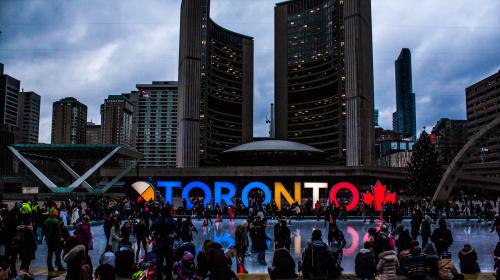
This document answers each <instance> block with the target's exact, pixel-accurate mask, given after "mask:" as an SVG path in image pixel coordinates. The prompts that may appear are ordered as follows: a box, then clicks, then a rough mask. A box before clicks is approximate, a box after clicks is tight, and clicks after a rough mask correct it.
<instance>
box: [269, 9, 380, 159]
mask: <svg viewBox="0 0 500 280" xmlns="http://www.w3.org/2000/svg"><path fill="white" fill-rule="evenodd" d="M372 64H373V59H372V31H371V2H370V0H350V1H335V0H292V1H286V2H283V3H278V4H277V5H276V7H275V105H276V109H275V110H276V111H275V112H276V113H275V114H276V137H277V138H278V139H289V140H293V141H297V142H301V143H304V144H308V145H311V146H314V147H316V148H319V149H321V150H323V151H325V152H326V153H327V154H328V156H329V161H330V162H332V163H335V164H341V165H344V164H347V165H349V166H361V165H372V164H373V158H374V141H375V134H374V127H373V109H374V107H373V65H372Z"/></svg>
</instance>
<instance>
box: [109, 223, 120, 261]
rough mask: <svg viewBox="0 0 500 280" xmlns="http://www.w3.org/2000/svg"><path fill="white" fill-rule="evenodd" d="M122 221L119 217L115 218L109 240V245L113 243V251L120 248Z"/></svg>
mask: <svg viewBox="0 0 500 280" xmlns="http://www.w3.org/2000/svg"><path fill="white" fill-rule="evenodd" d="M120 240H121V236H120V221H119V220H118V219H115V221H114V222H113V227H112V228H111V231H110V235H109V242H108V245H111V247H112V248H113V252H115V253H116V252H118V250H119V249H120Z"/></svg>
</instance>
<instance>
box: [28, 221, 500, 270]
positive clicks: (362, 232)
mask: <svg viewBox="0 0 500 280" xmlns="http://www.w3.org/2000/svg"><path fill="white" fill-rule="evenodd" d="M241 222H242V220H237V221H236V222H229V221H223V222H221V223H217V224H214V225H213V226H211V227H205V228H203V227H202V226H201V225H202V222H201V221H194V223H195V225H196V227H197V228H198V231H199V232H198V233H197V234H194V239H195V240H194V243H195V245H196V246H197V249H198V250H199V249H200V246H201V244H202V243H203V241H204V240H206V239H210V240H214V241H217V242H220V243H221V244H222V245H223V246H224V247H228V246H231V245H233V244H234V239H233V236H234V230H235V228H236V226H237V225H238V224H239V223H241ZM274 224H275V222H274V221H270V222H269V225H268V230H267V234H268V236H269V237H270V238H273V226H274ZM404 224H405V225H406V226H409V224H408V222H405V223H404ZM449 224H450V229H451V230H452V231H453V234H454V239H455V242H454V243H453V245H452V247H451V249H450V251H451V252H452V254H453V260H454V262H455V263H456V265H457V266H458V258H457V254H458V251H459V250H460V249H461V248H462V247H463V245H464V244H466V243H469V244H471V245H472V246H473V247H474V248H475V249H476V250H477V252H478V256H479V263H480V266H481V269H482V271H483V272H491V271H493V260H492V255H493V250H494V248H495V246H496V243H497V241H498V238H497V235H496V233H490V232H489V229H490V226H489V225H488V224H486V223H477V222H475V221H473V222H470V223H466V222H465V221H464V220H452V221H449ZM372 226H373V225H369V224H364V223H363V222H362V221H348V222H339V227H340V228H341V229H342V230H343V231H344V234H345V236H346V239H347V246H346V248H345V250H344V260H343V262H342V266H343V267H344V269H345V272H346V273H352V272H353V271H354V257H355V255H356V253H357V252H358V251H359V249H361V247H362V246H363V240H364V239H367V238H368V236H367V235H366V232H367V230H368V228H369V227H372ZM290 228H291V231H292V246H291V253H292V256H293V257H294V258H295V259H296V260H299V259H300V256H301V253H302V250H303V248H304V247H305V246H306V244H307V242H308V241H309V239H310V237H311V232H312V229H313V228H319V229H321V230H322V231H323V232H325V226H324V224H323V223H322V222H316V221H313V220H306V221H299V222H296V221H292V225H291V226H290ZM92 231H93V234H94V248H95V250H92V251H90V254H91V257H92V260H93V263H94V264H97V263H98V259H99V256H100V254H101V253H102V251H103V249H104V247H105V237H104V233H103V230H102V226H100V225H96V226H93V227H92ZM324 239H326V235H325V234H324ZM269 248H271V250H268V251H267V252H266V260H267V261H268V262H269V263H270V262H271V260H272V256H273V250H272V246H271V242H269ZM45 257H46V245H45V244H43V245H40V246H39V249H38V250H37V254H36V260H35V261H33V263H32V268H33V270H32V271H33V272H34V273H35V274H36V275H44V276H46V275H47V272H46V264H45ZM246 263H247V264H246V267H247V270H249V271H250V272H251V273H254V274H253V276H252V277H251V279H261V278H260V276H258V274H265V273H266V272H267V267H266V266H263V265H259V264H257V257H256V255H253V256H250V257H248V258H247V261H246ZM489 274H491V273H489ZM254 277H259V278H254ZM262 279H265V278H262ZM346 279H347V278H346ZM485 279H486V278H485Z"/></svg>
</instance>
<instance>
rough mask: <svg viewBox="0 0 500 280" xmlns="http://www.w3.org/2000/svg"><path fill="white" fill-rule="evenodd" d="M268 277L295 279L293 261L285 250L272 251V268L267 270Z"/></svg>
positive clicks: (273, 279) (273, 278)
mask: <svg viewBox="0 0 500 280" xmlns="http://www.w3.org/2000/svg"><path fill="white" fill-rule="evenodd" d="M268 272H269V277H271V280H275V279H295V278H297V274H296V273H295V261H294V259H293V257H292V255H290V252H289V251H288V250H287V249H286V248H279V249H277V250H276V251H274V256H273V263H272V266H271V267H269V268H268Z"/></svg>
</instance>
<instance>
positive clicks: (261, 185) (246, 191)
mask: <svg viewBox="0 0 500 280" xmlns="http://www.w3.org/2000/svg"><path fill="white" fill-rule="evenodd" d="M253 189H261V190H262V191H263V192H264V202H263V204H268V203H270V202H271V190H270V189H269V187H268V186H266V185H265V184H264V183H262V182H252V183H250V184H248V185H246V186H245V188H244V189H243V191H242V192H241V200H242V201H243V204H244V205H245V206H246V207H248V206H249V203H248V194H249V193H250V191H251V190H253Z"/></svg>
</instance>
